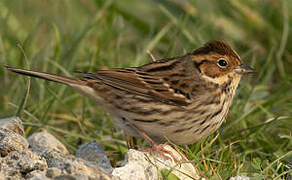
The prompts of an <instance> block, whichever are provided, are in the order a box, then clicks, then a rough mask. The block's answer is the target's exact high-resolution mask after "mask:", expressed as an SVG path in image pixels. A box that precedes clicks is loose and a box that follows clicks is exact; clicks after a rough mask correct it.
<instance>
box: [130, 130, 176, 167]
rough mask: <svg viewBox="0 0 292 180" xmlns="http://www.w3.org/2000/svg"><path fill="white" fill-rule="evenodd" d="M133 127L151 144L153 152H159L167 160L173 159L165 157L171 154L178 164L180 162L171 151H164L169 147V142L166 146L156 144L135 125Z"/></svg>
mask: <svg viewBox="0 0 292 180" xmlns="http://www.w3.org/2000/svg"><path fill="white" fill-rule="evenodd" d="M132 126H133V128H135V129H136V131H137V132H138V134H139V135H140V136H141V137H142V138H144V139H145V140H146V141H147V142H148V143H149V144H150V146H151V148H152V150H153V151H155V152H157V153H158V154H159V155H161V156H162V157H163V158H165V159H171V158H170V157H169V156H166V155H165V154H169V155H170V156H171V157H172V158H173V160H174V161H176V162H177V161H178V159H177V158H176V157H175V156H174V154H173V153H172V152H171V151H168V150H166V149H164V146H165V145H167V144H168V142H166V143H164V144H156V143H155V142H154V141H153V140H152V139H151V138H150V137H149V136H148V135H147V134H146V133H145V132H144V131H143V130H141V129H140V128H138V127H137V126H135V125H132Z"/></svg>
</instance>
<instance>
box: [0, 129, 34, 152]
mask: <svg viewBox="0 0 292 180" xmlns="http://www.w3.org/2000/svg"><path fill="white" fill-rule="evenodd" d="M28 146H29V144H28V142H27V141H26V139H24V137H22V136H21V135H19V134H17V133H15V132H13V131H11V130H8V129H5V128H0V155H1V156H7V155H8V153H9V152H11V151H27V150H28Z"/></svg>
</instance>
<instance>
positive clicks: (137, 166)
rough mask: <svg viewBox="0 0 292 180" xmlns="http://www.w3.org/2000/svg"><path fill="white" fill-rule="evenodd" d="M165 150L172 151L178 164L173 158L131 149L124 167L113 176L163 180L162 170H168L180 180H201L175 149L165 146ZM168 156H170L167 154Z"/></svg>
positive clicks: (122, 179) (126, 178)
mask: <svg viewBox="0 0 292 180" xmlns="http://www.w3.org/2000/svg"><path fill="white" fill-rule="evenodd" d="M164 149H166V150H168V151H170V152H171V153H172V154H173V156H174V157H175V159H176V160H177V161H178V162H175V161H174V160H173V158H172V157H170V159H167V160H166V159H165V157H161V155H159V154H151V153H149V152H141V151H137V150H133V149H130V150H129V151H128V153H127V157H126V159H125V162H124V164H125V165H124V166H122V167H119V168H115V169H114V171H113V173H112V175H113V176H114V177H119V178H120V179H121V180H138V179H141V180H146V179H147V180H157V179H162V175H161V170H163V169H165V170H166V169H167V170H169V171H170V172H171V173H172V174H174V175H175V176H177V177H178V178H179V179H180V180H192V179H199V178H200V176H199V175H198V171H197V170H196V169H195V167H194V166H193V164H192V163H191V162H187V159H186V158H185V157H184V156H183V155H182V154H180V153H179V152H177V151H176V150H175V149H173V148H172V147H171V146H169V145H165V146H164ZM165 155H166V156H168V154H165Z"/></svg>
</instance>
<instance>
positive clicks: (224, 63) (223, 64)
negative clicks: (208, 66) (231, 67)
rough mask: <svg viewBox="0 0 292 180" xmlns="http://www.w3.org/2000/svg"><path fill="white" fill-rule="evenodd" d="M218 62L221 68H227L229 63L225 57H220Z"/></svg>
mask: <svg viewBox="0 0 292 180" xmlns="http://www.w3.org/2000/svg"><path fill="white" fill-rule="evenodd" d="M217 64H218V66H219V67H221V68H226V66H227V64H228V63H227V61H226V60H225V59H218V61H217Z"/></svg>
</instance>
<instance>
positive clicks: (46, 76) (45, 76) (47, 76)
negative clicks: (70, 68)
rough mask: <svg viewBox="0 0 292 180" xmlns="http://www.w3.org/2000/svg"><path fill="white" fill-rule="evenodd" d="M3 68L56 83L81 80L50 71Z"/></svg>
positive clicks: (69, 82) (67, 83) (69, 83)
mask: <svg viewBox="0 0 292 180" xmlns="http://www.w3.org/2000/svg"><path fill="white" fill-rule="evenodd" d="M5 68H6V69H7V70H9V71H11V72H14V73H18V74H22V75H26V76H32V77H37V78H41V79H45V80H49V81H54V82H57V83H62V84H66V85H74V84H82V80H80V79H79V78H73V77H65V76H60V75H56V74H50V73H44V72H38V71H31V70H26V69H20V68H14V67H9V66H5Z"/></svg>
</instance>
